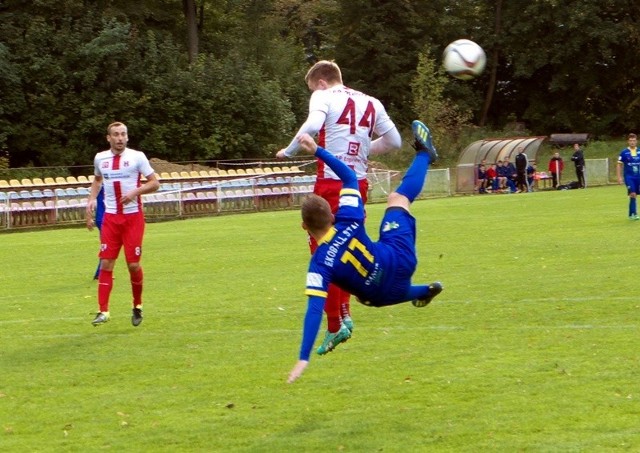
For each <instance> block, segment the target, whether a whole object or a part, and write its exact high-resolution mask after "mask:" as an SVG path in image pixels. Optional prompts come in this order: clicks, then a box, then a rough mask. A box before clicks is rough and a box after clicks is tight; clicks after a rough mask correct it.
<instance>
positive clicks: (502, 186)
mask: <svg viewBox="0 0 640 453" xmlns="http://www.w3.org/2000/svg"><path fill="white" fill-rule="evenodd" d="M496 171H497V172H498V187H497V190H499V191H503V190H507V179H508V177H507V171H508V170H507V168H506V167H505V166H504V162H502V161H501V160H499V161H498V165H497V167H496Z"/></svg>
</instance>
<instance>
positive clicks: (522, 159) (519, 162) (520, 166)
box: [515, 146, 529, 193]
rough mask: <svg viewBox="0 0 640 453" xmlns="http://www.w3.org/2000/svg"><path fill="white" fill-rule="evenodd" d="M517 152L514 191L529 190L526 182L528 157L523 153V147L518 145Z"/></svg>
mask: <svg viewBox="0 0 640 453" xmlns="http://www.w3.org/2000/svg"><path fill="white" fill-rule="evenodd" d="M517 151H518V154H516V159H515V160H516V192H518V193H520V192H529V185H528V184H527V167H528V166H529V159H528V158H527V155H526V154H525V153H524V148H523V147H522V146H519V147H518V149H517Z"/></svg>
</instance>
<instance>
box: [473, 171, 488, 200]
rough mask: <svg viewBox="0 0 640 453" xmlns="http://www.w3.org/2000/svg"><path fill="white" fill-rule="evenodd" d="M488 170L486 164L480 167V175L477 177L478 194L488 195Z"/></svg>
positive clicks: (476, 189) (476, 188)
mask: <svg viewBox="0 0 640 453" xmlns="http://www.w3.org/2000/svg"><path fill="white" fill-rule="evenodd" d="M486 189H487V169H486V168H485V166H484V164H480V165H478V175H477V177H476V187H475V189H474V190H475V191H477V192H478V193H487V190H486Z"/></svg>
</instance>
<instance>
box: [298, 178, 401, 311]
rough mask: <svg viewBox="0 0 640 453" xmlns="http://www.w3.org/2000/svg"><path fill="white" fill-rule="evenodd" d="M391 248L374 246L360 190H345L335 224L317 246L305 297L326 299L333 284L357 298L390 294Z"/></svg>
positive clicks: (392, 256) (343, 190) (372, 298)
mask: <svg viewBox="0 0 640 453" xmlns="http://www.w3.org/2000/svg"><path fill="white" fill-rule="evenodd" d="M393 260H394V255H393V254H392V253H391V252H390V250H389V248H388V247H386V246H384V244H380V243H377V242H373V241H372V240H371V239H370V238H369V236H368V235H367V233H366V231H365V228H364V204H363V201H362V198H361V196H360V191H359V190H358V188H357V185H356V187H355V188H348V187H343V189H342V191H341V192H340V204H339V207H338V212H337V213H336V222H335V225H334V227H333V228H332V229H331V231H330V232H329V233H328V234H327V235H326V236H325V237H324V238H322V240H321V241H320V242H319V244H318V249H317V250H316V251H315V253H314V254H313V256H312V258H311V262H310V264H309V271H308V273H307V286H306V292H305V293H306V295H307V296H316V297H320V298H323V299H324V298H326V297H327V291H328V287H329V283H334V284H336V285H338V286H339V287H340V288H342V289H344V290H346V291H348V292H349V293H351V294H353V295H354V296H356V297H357V298H359V299H361V300H364V301H368V300H376V299H377V298H378V297H380V296H382V295H383V294H388V293H389V291H388V290H390V288H386V287H385V283H386V282H390V279H385V278H383V277H384V275H385V272H387V271H388V269H392V268H393Z"/></svg>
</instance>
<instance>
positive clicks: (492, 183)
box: [485, 164, 498, 192]
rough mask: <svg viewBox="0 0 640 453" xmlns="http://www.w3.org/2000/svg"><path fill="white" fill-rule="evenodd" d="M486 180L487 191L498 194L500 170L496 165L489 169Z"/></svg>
mask: <svg viewBox="0 0 640 453" xmlns="http://www.w3.org/2000/svg"><path fill="white" fill-rule="evenodd" d="M486 180H487V181H486V186H485V187H486V188H487V190H491V191H492V192H496V191H497V190H498V170H497V169H496V164H491V165H490V166H489V168H487V174H486Z"/></svg>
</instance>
